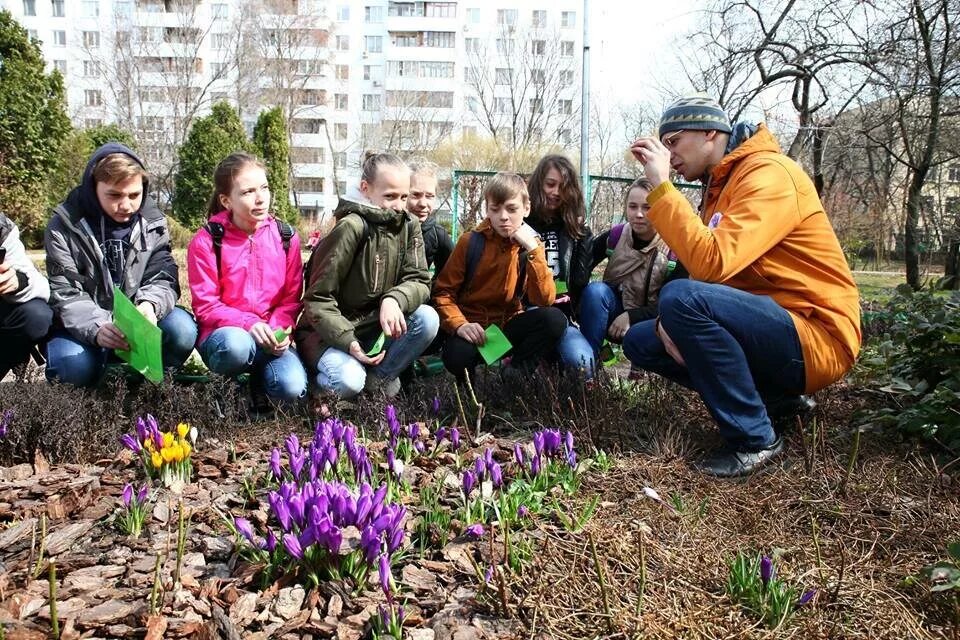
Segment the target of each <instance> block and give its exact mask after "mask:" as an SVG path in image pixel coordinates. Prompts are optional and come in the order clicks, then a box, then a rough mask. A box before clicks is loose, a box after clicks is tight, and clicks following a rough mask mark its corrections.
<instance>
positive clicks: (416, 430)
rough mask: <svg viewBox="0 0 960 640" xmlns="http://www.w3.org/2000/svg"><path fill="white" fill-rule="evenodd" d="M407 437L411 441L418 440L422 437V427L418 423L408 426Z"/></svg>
mask: <svg viewBox="0 0 960 640" xmlns="http://www.w3.org/2000/svg"><path fill="white" fill-rule="evenodd" d="M407 437H409V438H410V439H411V440H416V439H417V438H419V437H420V425H419V424H417V423H416V422H413V423H411V424H409V425H407Z"/></svg>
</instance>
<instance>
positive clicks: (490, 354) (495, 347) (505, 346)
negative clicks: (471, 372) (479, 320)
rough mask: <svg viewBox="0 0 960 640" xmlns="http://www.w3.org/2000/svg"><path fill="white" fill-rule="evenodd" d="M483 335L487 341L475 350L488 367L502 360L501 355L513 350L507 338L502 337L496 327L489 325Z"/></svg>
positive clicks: (501, 332)
mask: <svg viewBox="0 0 960 640" xmlns="http://www.w3.org/2000/svg"><path fill="white" fill-rule="evenodd" d="M484 333H485V334H486V336H487V341H486V343H484V344H483V346H480V347H477V350H478V351H479V352H480V355H481V356H483V360H484V362H486V363H487V364H488V365H489V364H493V363H494V362H496V361H497V360H499V359H500V358H502V357H503V354H505V353H506V352H507V351H510V349H512V348H513V345H512V344H510V341H509V340H508V339H507V336H505V335H503V331H501V330H500V327H498V326H497V325H495V324H492V325H490V326H489V327H487V330H486V331H484Z"/></svg>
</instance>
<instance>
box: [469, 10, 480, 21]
mask: <svg viewBox="0 0 960 640" xmlns="http://www.w3.org/2000/svg"><path fill="white" fill-rule="evenodd" d="M467 22H469V23H470V24H480V9H467Z"/></svg>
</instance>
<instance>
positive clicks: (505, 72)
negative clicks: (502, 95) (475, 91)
mask: <svg viewBox="0 0 960 640" xmlns="http://www.w3.org/2000/svg"><path fill="white" fill-rule="evenodd" d="M511 78H513V69H509V68H503V67H499V68H497V71H496V75H495V79H494V80H495V82H494V84H510V80H511Z"/></svg>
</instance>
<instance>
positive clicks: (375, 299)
mask: <svg viewBox="0 0 960 640" xmlns="http://www.w3.org/2000/svg"><path fill="white" fill-rule="evenodd" d="M360 193H361V198H362V200H363V201H362V202H353V201H350V200H340V202H339V204H338V205H337V209H336V211H335V214H334V215H335V216H336V218H337V223H336V225H335V226H334V228H333V230H332V231H331V232H330V233H329V234H327V235H326V236H325V237H324V238H323V239H322V240H321V241H320V244H318V245H317V248H316V249H315V250H314V252H313V255H312V256H311V257H310V261H309V262H308V264H307V270H306V279H307V287H306V292H305V294H304V299H303V303H304V310H303V315H302V316H301V317H300V322H299V324H298V325H297V331H296V340H297V345H298V347H299V348H300V352H301V356H302V357H303V360H304V362H305V363H306V365H307V369H308V370H309V371H310V374H311V375H312V376H315V377H314V380H315V382H316V385H317V386H318V387H319V389H320V390H322V391H327V392H330V393H333V394H334V395H336V396H338V397H340V398H343V399H349V398H352V397H354V396H356V395H357V394H359V393H360V392H361V391H363V390H364V389H366V390H367V391H370V392H378V391H379V392H382V393H383V394H384V395H385V396H387V397H393V396H396V395H397V394H398V393H399V392H400V380H399V375H400V373H401V372H402V371H403V370H404V369H406V368H407V367H408V366H410V364H411V363H413V361H414V360H416V359H417V358H418V357H419V356H420V354H422V353H423V352H424V350H425V349H426V348H427V347H428V346H429V345H430V343H431V342H432V341H433V339H434V337H436V335H437V330H438V328H439V319H438V318H437V312H436V311H434V310H433V308H431V307H430V306H429V305H428V304H426V303H427V301H428V299H429V298H430V272H429V271H428V269H427V264H426V257H425V256H424V251H423V235H422V234H421V232H420V223H419V221H418V220H417V219H416V218H415V217H413V216H412V215H411V214H409V213H407V211H406V200H407V197H408V195H409V193H410V168H409V167H407V165H406V164H405V163H404V162H403V161H402V160H400V158H398V157H396V156H394V155H392V154H389V153H368V154H367V155H366V157H365V159H364V161H363V168H362V175H361V180H360ZM381 333H382V334H383V335H384V343H383V344H382V345H378V344H377V343H378V342H379V337H380V334H381ZM378 347H382V349H381V350H378Z"/></svg>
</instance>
